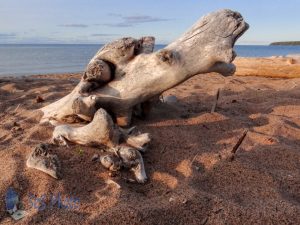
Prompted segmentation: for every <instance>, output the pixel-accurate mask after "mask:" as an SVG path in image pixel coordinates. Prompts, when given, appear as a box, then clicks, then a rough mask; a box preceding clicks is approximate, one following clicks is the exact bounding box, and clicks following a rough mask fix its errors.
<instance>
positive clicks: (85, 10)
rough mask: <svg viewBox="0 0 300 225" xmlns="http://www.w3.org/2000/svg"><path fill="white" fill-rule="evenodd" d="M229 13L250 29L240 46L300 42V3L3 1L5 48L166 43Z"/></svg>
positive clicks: (0, 23)
mask: <svg viewBox="0 0 300 225" xmlns="http://www.w3.org/2000/svg"><path fill="white" fill-rule="evenodd" d="M222 8H229V9H233V10H236V11H239V12H240V13H241V14H242V15H243V16H244V18H245V20H246V21H247V22H248V23H249V24H250V30H249V31H248V32H247V33H246V34H245V35H244V36H243V37H242V38H241V39H240V40H239V42H238V44H268V43H270V42H273V41H292V40H298V41H300V13H299V11H300V0H251V1H250V0H248V1H246V0H198V1H195V0H186V1H183V0H157V1H155V0H152V1H149V0H147V1H146V0H0V43H2V44H5V43H30V44H35V43H69V44H84V43H95V44H99V43H106V42H109V41H111V40H114V39H117V38H120V37H123V36H132V37H136V38H138V37H140V36H145V35H153V36H155V37H156V43H159V44H166V43H169V42H171V41H172V40H174V39H176V38H177V37H178V36H180V35H181V34H182V33H183V32H184V31H185V30H186V29H188V28H189V27H190V26H191V25H192V24H193V23H194V22H196V21H197V20H198V19H199V18H200V17H201V16H203V15H204V14H207V13H209V12H211V11H215V10H218V9H222Z"/></svg>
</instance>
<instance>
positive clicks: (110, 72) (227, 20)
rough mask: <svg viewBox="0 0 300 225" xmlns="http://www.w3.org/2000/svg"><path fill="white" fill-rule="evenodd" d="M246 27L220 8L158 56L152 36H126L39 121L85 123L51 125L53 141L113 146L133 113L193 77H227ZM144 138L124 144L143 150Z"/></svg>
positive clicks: (146, 139)
mask: <svg viewBox="0 0 300 225" xmlns="http://www.w3.org/2000/svg"><path fill="white" fill-rule="evenodd" d="M248 27H249V26H248V24H247V23H246V22H245V21H244V20H243V18H242V16H241V15H240V14H239V13H238V12H234V11H231V10H220V11H217V12H213V13H210V14H208V15H206V16H204V17H202V18H201V19H200V20H199V21H198V22H196V23H195V24H194V25H193V26H192V27H191V28H190V30H188V31H187V32H186V33H184V34H183V35H182V36H181V37H180V38H179V39H177V40H176V41H174V42H173V43H171V44H169V45H168V46H166V47H165V48H164V49H161V50H159V51H157V52H153V48H154V38H153V37H143V38H140V39H134V38H130V37H128V38H122V39H120V40H117V41H114V42H112V43H109V44H107V45H105V46H104V47H103V48H101V49H100V50H99V51H98V52H97V53H96V55H95V56H94V57H93V58H92V59H91V61H90V62H89V63H88V65H87V67H86V70H85V71H84V73H83V76H82V78H81V81H80V82H79V84H78V85H77V86H76V87H75V88H74V90H73V91H72V92H71V93H70V94H68V95H67V96H65V97H63V98H62V99H60V100H58V101H56V102H54V103H51V104H49V105H47V106H45V107H43V108H41V111H42V112H43V113H44V114H43V117H42V120H41V122H50V123H52V124H53V125H58V124H61V123H63V124H66V123H77V122H83V121H84V122H85V123H87V122H90V124H88V125H85V126H82V127H78V126H77V127H73V126H71V125H61V126H58V127H56V128H55V130H54V134H53V140H54V142H57V143H62V144H66V141H70V142H74V143H78V144H84V145H86V144H95V143H96V144H104V145H106V146H108V147H109V148H115V147H116V146H118V145H120V144H122V143H121V142H122V141H120V140H121V139H124V138H120V135H121V134H120V133H122V132H121V131H123V134H124V129H123V130H122V128H120V127H124V126H128V125H130V123H131V118H132V115H136V114H138V115H141V114H145V113H147V112H148V111H149V107H150V105H151V102H153V101H155V99H157V98H158V96H159V95H160V94H161V93H162V92H164V91H166V90H168V89H170V88H172V87H174V86H176V85H178V84H180V83H182V82H184V81H185V80H187V79H189V78H191V77H193V76H195V75H198V74H205V73H209V72H218V73H220V74H222V75H224V76H228V75H232V74H233V73H234V72H235V66H234V65H233V64H232V63H231V62H232V61H233V60H234V58H235V56H236V54H235V52H234V51H233V46H234V44H235V42H236V41H237V39H238V38H239V37H240V36H241V35H242V34H243V33H244V32H245V31H246V30H247V29H248ZM125 133H126V132H125ZM121 136H122V135H121ZM123 136H124V135H123ZM125 136H126V135H125ZM138 140H139V141H140V143H137V141H138ZM149 140H150V139H149V136H148V135H141V136H137V135H136V136H135V137H133V136H132V137H130V138H129V137H127V138H125V139H124V140H123V143H126V144H129V145H130V146H132V147H135V148H137V149H139V150H142V149H144V148H143V146H144V145H145V144H147V142H149ZM123 161H124V159H123Z"/></svg>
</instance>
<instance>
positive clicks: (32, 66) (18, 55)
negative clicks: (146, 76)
mask: <svg viewBox="0 0 300 225" xmlns="http://www.w3.org/2000/svg"><path fill="white" fill-rule="evenodd" d="M101 46H102V45H52V44H51V45H0V76H12V75H13V76H22V75H31V74H51V73H68V72H80V71H83V70H84V68H85V66H86V64H87V63H88V62H89V60H90V59H91V58H92V57H93V55H94V54H95V53H96V52H97V51H98V49H99V48H101ZM163 47H164V45H157V46H156V50H157V49H160V48H163ZM235 50H236V52H237V54H238V55H239V56H244V57H267V56H276V55H277V56H279V55H282V56H285V55H288V54H300V46H254V45H247V46H246V45H238V46H236V47H235Z"/></svg>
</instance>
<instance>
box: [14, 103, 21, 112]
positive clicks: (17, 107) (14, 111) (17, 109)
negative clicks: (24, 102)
mask: <svg viewBox="0 0 300 225" xmlns="http://www.w3.org/2000/svg"><path fill="white" fill-rule="evenodd" d="M20 105H21V104H19V105H18V106H17V108H16V109H15V110H14V112H17V110H18V109H19V107H20Z"/></svg>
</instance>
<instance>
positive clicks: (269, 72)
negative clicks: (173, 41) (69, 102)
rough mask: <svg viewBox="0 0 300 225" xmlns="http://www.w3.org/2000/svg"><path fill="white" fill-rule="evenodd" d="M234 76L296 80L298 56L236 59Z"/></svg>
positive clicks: (39, 74)
mask: <svg viewBox="0 0 300 225" xmlns="http://www.w3.org/2000/svg"><path fill="white" fill-rule="evenodd" d="M233 64H235V65H236V72H235V74H234V76H262V77H271V78H298V77H300V54H290V55H287V56H271V57H237V58H236V59H235V60H234V61H233ZM82 72H83V71H79V72H62V73H61V72H58V73H45V74H42V73H37V74H28V75H21V76H19V75H5V76H0V80H1V79H18V78H28V77H44V78H45V77H52V78H54V77H55V76H58V75H59V74H60V75H70V76H79V75H81V74H82Z"/></svg>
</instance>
